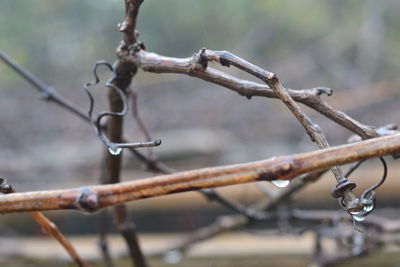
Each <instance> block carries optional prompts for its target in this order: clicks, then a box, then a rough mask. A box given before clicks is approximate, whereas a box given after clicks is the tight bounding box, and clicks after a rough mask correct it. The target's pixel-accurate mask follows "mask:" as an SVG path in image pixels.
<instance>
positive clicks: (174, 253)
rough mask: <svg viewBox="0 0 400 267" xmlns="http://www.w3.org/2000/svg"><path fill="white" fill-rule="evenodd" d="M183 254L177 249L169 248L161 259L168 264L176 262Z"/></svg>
mask: <svg viewBox="0 0 400 267" xmlns="http://www.w3.org/2000/svg"><path fill="white" fill-rule="evenodd" d="M182 258H183V256H182V253H181V252H180V251H179V250H170V251H168V252H167V253H165V255H164V257H163V259H164V261H165V262H166V263H168V264H177V263H179V262H180V261H181V260H182Z"/></svg>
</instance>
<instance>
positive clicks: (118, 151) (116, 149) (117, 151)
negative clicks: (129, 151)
mask: <svg viewBox="0 0 400 267" xmlns="http://www.w3.org/2000/svg"><path fill="white" fill-rule="evenodd" d="M108 151H109V152H110V154H111V155H114V156H117V155H119V154H121V151H122V148H120V147H111V146H110V147H108Z"/></svg>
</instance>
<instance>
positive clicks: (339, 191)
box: [331, 179, 356, 198]
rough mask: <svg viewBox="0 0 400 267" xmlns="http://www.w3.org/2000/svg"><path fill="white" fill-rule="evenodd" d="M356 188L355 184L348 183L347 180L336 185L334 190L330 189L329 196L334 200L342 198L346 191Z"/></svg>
mask: <svg viewBox="0 0 400 267" xmlns="http://www.w3.org/2000/svg"><path fill="white" fill-rule="evenodd" d="M355 187H356V184H355V183H353V182H350V181H348V180H347V179H346V180H344V181H342V182H340V183H338V184H337V185H336V186H335V187H334V188H332V192H331V195H332V196H333V197H334V198H343V197H344V192H345V191H347V190H353V189H354V188H355Z"/></svg>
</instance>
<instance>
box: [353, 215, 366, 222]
mask: <svg viewBox="0 0 400 267" xmlns="http://www.w3.org/2000/svg"><path fill="white" fill-rule="evenodd" d="M353 219H354V220H355V221H356V222H363V221H365V217H364V216H356V215H353Z"/></svg>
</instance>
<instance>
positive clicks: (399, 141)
mask: <svg viewBox="0 0 400 267" xmlns="http://www.w3.org/2000/svg"><path fill="white" fill-rule="evenodd" d="M399 151H400V134H396V135H393V136H386V137H377V138H373V139H370V140H366V141H361V142H358V143H354V144H348V145H342V146H336V147H331V148H329V149H323V150H318V151H314V152H309V153H302V154H295V155H290V156H280V157H274V158H271V159H268V160H264V161H257V162H251V163H243V164H236V165H228V166H222V167H212V168H205V169H199V170H193V171H187V172H181V173H175V174H170V175H161V176H156V177H152V178H151V179H140V180H136V181H131V182H123V183H118V184H110V185H99V186H86V187H82V188H78V189H70V190H54V191H52V190H50V191H37V192H27V193H15V194H9V195H4V196H0V213H10V212H23V211H40V210H55V209H78V210H81V211H83V212H94V211H97V210H99V209H101V208H104V207H107V206H111V205H117V204H121V203H125V202H128V201H133V200H138V199H143V198H149V197H155V196H162V195H167V194H173V193H179V192H186V191H193V190H198V189H202V188H214V187H220V186H227V185H233V184H242V183H249V182H255V181H273V180H291V179H293V178H295V177H296V176H299V175H302V174H305V173H310V172H315V171H321V170H325V169H327V168H330V167H332V166H335V165H342V164H346V163H350V162H355V161H359V160H363V159H368V158H375V157H381V156H387V155H393V154H395V153H398V152H399Z"/></svg>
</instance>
